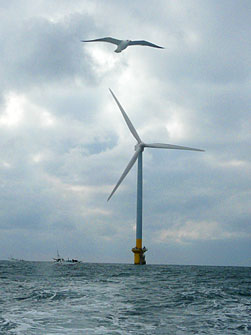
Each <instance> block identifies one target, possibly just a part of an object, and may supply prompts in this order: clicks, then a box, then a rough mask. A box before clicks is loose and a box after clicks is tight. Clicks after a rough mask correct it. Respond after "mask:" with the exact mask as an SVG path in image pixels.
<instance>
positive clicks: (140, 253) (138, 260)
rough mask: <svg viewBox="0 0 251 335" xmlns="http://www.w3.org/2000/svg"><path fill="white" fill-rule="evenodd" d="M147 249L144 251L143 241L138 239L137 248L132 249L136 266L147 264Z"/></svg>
mask: <svg viewBox="0 0 251 335" xmlns="http://www.w3.org/2000/svg"><path fill="white" fill-rule="evenodd" d="M146 250H147V249H146V248H145V247H144V248H143V249H142V239H141V238H137V239H136V247H135V248H132V252H133V253H134V264H135V265H140V264H146V261H145V256H144V253H145V252H146Z"/></svg>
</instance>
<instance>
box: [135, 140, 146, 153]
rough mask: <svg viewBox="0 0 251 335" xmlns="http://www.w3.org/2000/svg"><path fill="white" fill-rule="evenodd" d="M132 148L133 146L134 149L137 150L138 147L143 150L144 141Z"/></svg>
mask: <svg viewBox="0 0 251 335" xmlns="http://www.w3.org/2000/svg"><path fill="white" fill-rule="evenodd" d="M134 148H135V151H137V150H138V149H140V151H144V148H145V143H143V142H141V143H137V144H136V145H135V147H134Z"/></svg>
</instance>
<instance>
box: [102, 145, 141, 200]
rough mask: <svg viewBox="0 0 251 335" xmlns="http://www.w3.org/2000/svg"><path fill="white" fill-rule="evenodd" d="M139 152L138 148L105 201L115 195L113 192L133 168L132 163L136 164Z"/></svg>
mask: <svg viewBox="0 0 251 335" xmlns="http://www.w3.org/2000/svg"><path fill="white" fill-rule="evenodd" d="M140 151H141V148H138V149H137V150H136V152H135V154H134V155H133V156H132V158H131V160H130V162H129V163H128V165H127V167H126V168H125V171H124V172H123V173H122V175H121V177H120V178H119V181H118V182H117V184H116V186H115V187H114V189H113V190H112V193H111V194H110V195H109V198H108V199H107V201H109V200H110V199H111V197H112V196H113V194H114V193H115V191H116V190H117V188H118V187H119V185H120V184H121V183H122V181H123V180H124V178H125V177H126V175H127V174H128V172H129V171H130V170H131V168H132V167H133V165H134V163H135V162H136V160H137V158H138V155H139V152H140Z"/></svg>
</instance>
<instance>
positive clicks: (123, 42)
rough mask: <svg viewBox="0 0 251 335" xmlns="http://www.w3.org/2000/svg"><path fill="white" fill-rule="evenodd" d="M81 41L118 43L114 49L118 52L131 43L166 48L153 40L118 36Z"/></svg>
mask: <svg viewBox="0 0 251 335" xmlns="http://www.w3.org/2000/svg"><path fill="white" fill-rule="evenodd" d="M81 42H108V43H112V44H116V45H117V49H116V50H114V52H117V53H119V52H121V51H123V50H125V49H126V48H127V47H128V46H130V45H144V46H148V47H153V48H158V49H164V48H163V47H160V46H159V45H156V44H153V43H151V42H148V41H144V40H141V41H131V40H117V39H116V38H112V37H103V38H97V39H95V40H87V41H81Z"/></svg>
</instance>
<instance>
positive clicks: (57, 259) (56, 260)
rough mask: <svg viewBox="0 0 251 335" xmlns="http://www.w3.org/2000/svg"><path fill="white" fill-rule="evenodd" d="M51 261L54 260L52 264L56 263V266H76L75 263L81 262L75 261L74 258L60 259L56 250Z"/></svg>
mask: <svg viewBox="0 0 251 335" xmlns="http://www.w3.org/2000/svg"><path fill="white" fill-rule="evenodd" d="M53 260H54V263H57V264H76V263H81V261H79V260H77V259H76V258H72V259H70V258H68V259H64V258H63V257H61V256H60V255H59V252H58V250H57V257H56V258H53Z"/></svg>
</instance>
